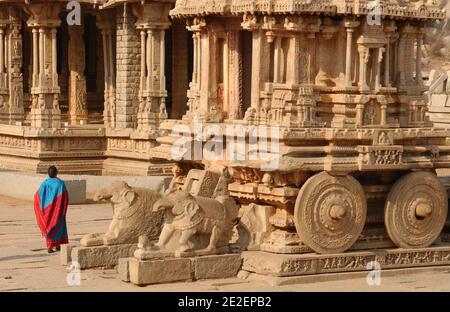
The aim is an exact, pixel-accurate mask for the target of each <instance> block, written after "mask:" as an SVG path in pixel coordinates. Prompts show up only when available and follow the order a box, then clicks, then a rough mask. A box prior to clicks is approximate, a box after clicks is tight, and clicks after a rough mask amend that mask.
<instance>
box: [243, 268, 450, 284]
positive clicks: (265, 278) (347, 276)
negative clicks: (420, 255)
mask: <svg viewBox="0 0 450 312" xmlns="http://www.w3.org/2000/svg"><path fill="white" fill-rule="evenodd" d="M449 269H450V266H434V267H416V268H405V269H391V270H385V271H382V272H381V276H382V277H383V278H384V277H390V276H396V277H398V276H400V275H409V274H419V273H428V272H434V273H444V274H445V273H447V272H448V270H449ZM367 274H368V273H367V272H365V271H360V272H342V273H326V274H315V275H300V276H282V277H281V276H270V275H262V274H257V273H250V272H247V271H243V270H241V271H239V273H238V278H241V279H243V280H246V281H249V282H258V283H261V282H262V283H265V284H269V285H271V286H288V285H296V284H312V283H323V282H332V281H348V280H352V279H366V278H367Z"/></svg>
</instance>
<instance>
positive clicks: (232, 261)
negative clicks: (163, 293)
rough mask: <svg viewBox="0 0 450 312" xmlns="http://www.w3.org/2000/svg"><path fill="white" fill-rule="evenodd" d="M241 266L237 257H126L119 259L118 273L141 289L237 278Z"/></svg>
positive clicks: (231, 255)
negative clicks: (168, 284) (161, 285)
mask: <svg viewBox="0 0 450 312" xmlns="http://www.w3.org/2000/svg"><path fill="white" fill-rule="evenodd" d="M241 265H242V260H241V256H240V254H226V255H212V256H202V257H193V258H165V259H160V258H156V259H152V260H139V259H136V258H127V259H121V260H120V264H119V267H118V270H119V277H120V278H121V280H122V281H130V282H131V283H133V284H135V285H140V286H141V285H148V284H159V283H170V282H179V281H193V280H200V279H218V278H228V277H233V276H236V275H237V273H238V272H239V270H240V268H241ZM127 277H129V279H128V280H127Z"/></svg>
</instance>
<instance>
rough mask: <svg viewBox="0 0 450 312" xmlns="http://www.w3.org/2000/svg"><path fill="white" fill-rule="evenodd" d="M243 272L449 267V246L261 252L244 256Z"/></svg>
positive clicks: (282, 273)
mask: <svg viewBox="0 0 450 312" xmlns="http://www.w3.org/2000/svg"><path fill="white" fill-rule="evenodd" d="M242 259H243V264H242V270H246V271H249V272H253V273H258V274H264V275H273V276H298V275H309V274H322V273H337V272H355V271H367V270H370V269H371V268H370V267H368V265H369V263H370V262H372V261H377V262H378V263H379V264H380V265H381V269H396V268H406V267H423V266H440V265H450V245H449V244H442V245H439V246H433V247H428V248H420V249H380V250H372V251H364V252H347V253H343V254H330V255H317V254H303V255H281V254H272V253H267V252H261V251H247V252H244V253H242Z"/></svg>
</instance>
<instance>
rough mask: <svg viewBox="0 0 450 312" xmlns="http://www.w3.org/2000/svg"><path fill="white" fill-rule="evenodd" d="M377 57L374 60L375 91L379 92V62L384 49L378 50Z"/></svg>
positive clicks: (381, 59)
mask: <svg viewBox="0 0 450 312" xmlns="http://www.w3.org/2000/svg"><path fill="white" fill-rule="evenodd" d="M376 51H377V57H376V59H375V90H376V91H379V90H380V88H381V62H382V61H383V53H384V48H378V49H376Z"/></svg>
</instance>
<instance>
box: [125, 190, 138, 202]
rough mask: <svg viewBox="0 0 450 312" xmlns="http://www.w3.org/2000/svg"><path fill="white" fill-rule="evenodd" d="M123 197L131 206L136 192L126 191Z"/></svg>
mask: <svg viewBox="0 0 450 312" xmlns="http://www.w3.org/2000/svg"><path fill="white" fill-rule="evenodd" d="M123 196H124V198H125V200H126V202H127V203H128V204H130V205H131V204H133V202H134V200H135V199H136V192H135V191H133V190H129V191H126V192H125V194H124V195H123Z"/></svg>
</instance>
